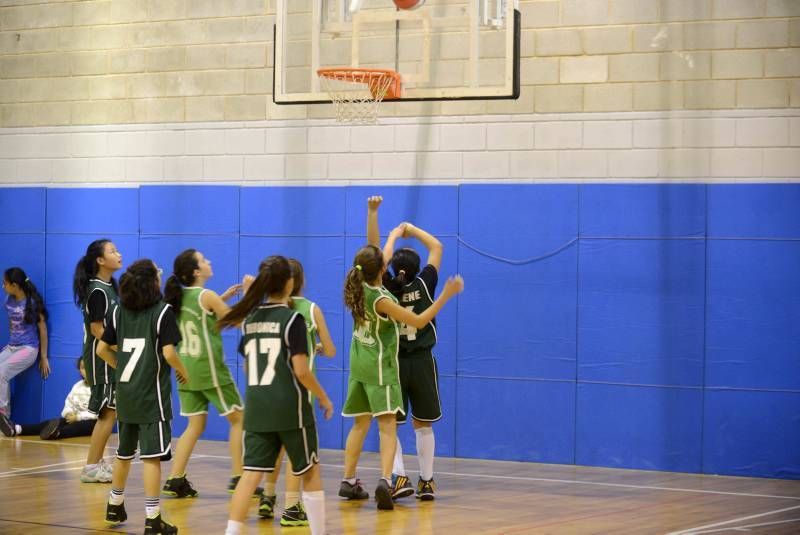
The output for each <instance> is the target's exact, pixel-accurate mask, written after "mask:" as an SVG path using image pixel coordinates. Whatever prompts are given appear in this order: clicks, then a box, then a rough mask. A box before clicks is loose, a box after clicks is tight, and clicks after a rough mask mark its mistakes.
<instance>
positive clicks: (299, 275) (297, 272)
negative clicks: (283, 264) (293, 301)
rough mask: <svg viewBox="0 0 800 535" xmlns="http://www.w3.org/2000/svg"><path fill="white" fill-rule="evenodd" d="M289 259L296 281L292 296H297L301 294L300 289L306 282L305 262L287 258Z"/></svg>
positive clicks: (293, 277)
mask: <svg viewBox="0 0 800 535" xmlns="http://www.w3.org/2000/svg"><path fill="white" fill-rule="evenodd" d="M287 261H288V262H289V269H291V270H292V280H293V281H294V288H292V297H295V296H298V295H300V290H302V289H303V285H304V284H305V283H306V279H305V277H304V276H303V264H301V263H300V261H299V260H297V259H295V258H287Z"/></svg>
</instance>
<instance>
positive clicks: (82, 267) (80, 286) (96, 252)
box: [72, 238, 119, 308]
mask: <svg viewBox="0 0 800 535" xmlns="http://www.w3.org/2000/svg"><path fill="white" fill-rule="evenodd" d="M109 242H111V240H109V239H106V238H101V239H99V240H95V241H93V242H92V243H90V244H89V247H87V248H86V254H85V255H83V256H82V257H81V259H80V260H78V264H77V265H76V266H75V276H74V277H73V278H72V295H73V297H74V299H75V305H76V306H77V307H78V308H81V307H82V306H83V304H84V302H85V301H86V298H87V297H89V279H91V278H93V277H96V276H97V272H98V271H99V270H100V265H99V264H98V263H97V259H98V258H102V257H103V255H104V254H105V249H106V244H107V243H109ZM111 286H113V287H114V291H116V292H117V293H119V287H118V286H117V281H116V280H114V277H111Z"/></svg>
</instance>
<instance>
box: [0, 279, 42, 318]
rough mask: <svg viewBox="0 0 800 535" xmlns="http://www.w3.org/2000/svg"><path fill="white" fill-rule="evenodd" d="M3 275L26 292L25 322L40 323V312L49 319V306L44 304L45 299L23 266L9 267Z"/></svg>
mask: <svg viewBox="0 0 800 535" xmlns="http://www.w3.org/2000/svg"><path fill="white" fill-rule="evenodd" d="M3 277H5V279H6V281H8V282H9V283H11V284H16V285H17V286H19V287H20V289H21V290H22V292H23V293H24V294H25V316H24V318H25V323H39V315H40V314H41V316H42V317H43V318H44V319H45V321H47V308H46V307H45V306H44V300H43V299H42V296H41V295H40V294H39V290H37V289H36V286H35V285H34V284H33V283H32V282H31V280H30V279H29V278H28V276H27V275H26V274H25V272H24V271H22V268H18V267H12V268H8V269H7V270H6V271H5V273H4V274H3Z"/></svg>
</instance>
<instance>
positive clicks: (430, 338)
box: [400, 277, 436, 358]
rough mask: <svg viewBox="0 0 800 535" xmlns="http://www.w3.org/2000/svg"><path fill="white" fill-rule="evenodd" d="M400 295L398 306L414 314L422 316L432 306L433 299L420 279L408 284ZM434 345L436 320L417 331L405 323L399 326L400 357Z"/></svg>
mask: <svg viewBox="0 0 800 535" xmlns="http://www.w3.org/2000/svg"><path fill="white" fill-rule="evenodd" d="M401 292H402V293H401V294H400V306H402V307H405V308H406V309H408V310H410V311H411V312H413V313H414V314H422V313H423V312H425V310H427V309H428V307H430V306H431V305H432V304H433V298H432V297H431V294H430V293H429V292H428V288H427V287H426V286H425V283H424V282H423V281H422V279H421V278H419V277H417V278H416V279H414V280H413V281H411V282H409V283H408V284H406V285H405V286H403V289H402V290H401ZM435 344H436V320H433V321H431V322H430V323H428V324H427V325H426V326H425V327H423V328H421V329H417V328H415V327H412V326H410V325H406V324H405V323H403V324H401V326H400V357H401V358H402V357H403V356H405V355H407V354H410V353H414V352H417V351H421V350H425V349H430V348H432V347H433V346H434V345H435Z"/></svg>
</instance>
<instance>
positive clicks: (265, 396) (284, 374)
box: [239, 304, 314, 432]
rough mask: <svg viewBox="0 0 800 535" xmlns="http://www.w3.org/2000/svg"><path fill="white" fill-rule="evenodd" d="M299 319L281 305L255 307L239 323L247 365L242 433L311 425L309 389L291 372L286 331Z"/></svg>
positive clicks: (241, 350) (243, 353) (297, 314)
mask: <svg viewBox="0 0 800 535" xmlns="http://www.w3.org/2000/svg"><path fill="white" fill-rule="evenodd" d="M294 321H303V318H302V316H301V315H300V314H299V313H298V312H295V311H294V310H292V309H290V308H289V307H288V306H286V305H282V304H268V305H262V306H259V307H258V308H256V309H255V310H254V311H253V312H251V313H250V315H249V316H248V317H247V319H245V321H244V323H243V324H242V340H241V342H240V344H239V352H240V353H241V354H242V355H244V357H245V360H246V366H247V391H246V395H245V407H246V409H245V411H244V429H245V431H258V432H272V431H287V430H290V429H300V428H303V427H308V426H313V425H314V413H313V411H312V408H311V404H310V403H309V401H308V390H306V388H305V387H304V386H303V385H302V384H300V381H298V380H297V377H295V375H294V371H293V370H292V361H291V357H292V356H291V355H290V354H289V351H288V331H289V327H290V325H291V324H292V322H294Z"/></svg>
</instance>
